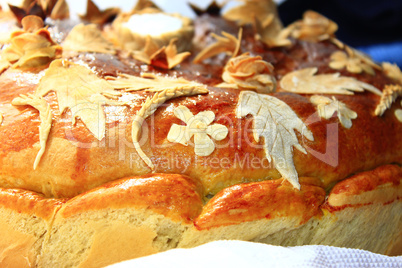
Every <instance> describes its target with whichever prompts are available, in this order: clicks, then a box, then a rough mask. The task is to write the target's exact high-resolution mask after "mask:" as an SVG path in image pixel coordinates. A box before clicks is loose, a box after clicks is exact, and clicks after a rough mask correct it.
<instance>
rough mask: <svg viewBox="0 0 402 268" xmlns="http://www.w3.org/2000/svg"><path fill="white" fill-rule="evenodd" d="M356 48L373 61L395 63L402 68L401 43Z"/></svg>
mask: <svg viewBox="0 0 402 268" xmlns="http://www.w3.org/2000/svg"><path fill="white" fill-rule="evenodd" d="M357 48H358V49H359V50H361V51H363V52H365V53H366V54H368V55H370V56H371V57H372V58H373V59H374V60H375V61H378V62H383V61H388V62H391V63H396V64H397V65H398V66H399V67H400V68H402V41H398V42H392V43H387V44H375V45H370V46H361V47H357Z"/></svg>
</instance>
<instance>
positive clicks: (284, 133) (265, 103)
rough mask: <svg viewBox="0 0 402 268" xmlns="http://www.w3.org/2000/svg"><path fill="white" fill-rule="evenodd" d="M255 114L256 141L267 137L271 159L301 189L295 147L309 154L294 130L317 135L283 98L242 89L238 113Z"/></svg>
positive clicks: (268, 157)
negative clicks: (294, 157)
mask: <svg viewBox="0 0 402 268" xmlns="http://www.w3.org/2000/svg"><path fill="white" fill-rule="evenodd" d="M249 114H250V115H252V116H253V117H254V123H253V136H254V140H255V141H256V142H259V141H260V138H261V137H262V138H264V151H265V155H266V158H267V159H268V161H269V162H273V164H274V166H275V168H276V169H277V170H278V171H279V173H280V174H281V175H282V177H283V178H284V179H286V180H288V181H289V182H290V183H291V184H292V185H293V186H294V187H295V188H297V189H300V183H299V179H298V174H297V171H296V168H295V166H294V162H293V147H295V148H296V149H297V150H299V151H300V152H302V153H304V154H307V151H306V150H305V149H304V148H303V147H302V146H301V145H300V144H299V141H298V139H297V136H296V133H295V132H294V130H297V131H299V132H300V133H301V134H302V135H303V136H304V137H306V138H307V139H308V140H310V141H313V140H314V137H313V134H312V132H311V131H310V130H308V129H307V126H306V125H305V124H304V123H303V121H302V120H301V119H300V118H299V117H298V116H297V114H296V113H295V112H294V111H293V110H292V109H291V108H290V107H289V106H288V105H287V104H286V103H285V102H283V101H281V100H280V99H278V98H275V97H273V96H270V95H265V94H258V93H256V92H254V91H242V92H241V93H240V96H239V102H238V104H237V108H236V116H237V117H238V118H243V117H245V116H247V115H249Z"/></svg>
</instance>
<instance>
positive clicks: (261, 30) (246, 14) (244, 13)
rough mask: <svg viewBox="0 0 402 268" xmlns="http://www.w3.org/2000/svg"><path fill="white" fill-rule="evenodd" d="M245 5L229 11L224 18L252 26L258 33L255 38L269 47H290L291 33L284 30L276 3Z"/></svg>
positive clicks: (248, 1)
mask: <svg viewBox="0 0 402 268" xmlns="http://www.w3.org/2000/svg"><path fill="white" fill-rule="evenodd" d="M242 2H243V4H242V5H240V6H237V7H234V8H232V9H229V10H228V11H227V12H226V13H225V14H224V15H223V17H224V18H225V19H227V20H230V21H236V22H237V24H238V25H240V26H243V25H246V24H252V25H253V27H254V30H255V32H256V34H255V38H256V39H257V40H261V41H262V42H263V43H265V44H266V45H267V46H269V47H280V46H287V45H290V44H291V42H290V40H288V39H287V38H288V36H289V31H288V30H284V29H283V25H282V22H281V20H280V19H279V16H278V12H277V10H276V6H275V3H274V2H273V1H271V0H264V1H255V0H245V1H242Z"/></svg>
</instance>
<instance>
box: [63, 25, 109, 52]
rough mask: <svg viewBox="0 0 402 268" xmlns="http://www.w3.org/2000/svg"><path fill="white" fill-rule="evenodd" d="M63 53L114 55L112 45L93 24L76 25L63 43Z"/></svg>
mask: <svg viewBox="0 0 402 268" xmlns="http://www.w3.org/2000/svg"><path fill="white" fill-rule="evenodd" d="M63 49H64V51H66V50H70V51H76V52H99V53H107V54H116V50H115V49H114V46H113V44H112V43H110V42H109V41H107V40H106V39H105V38H104V37H103V36H102V32H101V30H99V28H98V26H97V25H95V24H88V25H84V24H78V25H76V26H74V28H73V29H72V30H71V31H70V33H69V34H68V35H67V37H66V39H65V41H64V43H63Z"/></svg>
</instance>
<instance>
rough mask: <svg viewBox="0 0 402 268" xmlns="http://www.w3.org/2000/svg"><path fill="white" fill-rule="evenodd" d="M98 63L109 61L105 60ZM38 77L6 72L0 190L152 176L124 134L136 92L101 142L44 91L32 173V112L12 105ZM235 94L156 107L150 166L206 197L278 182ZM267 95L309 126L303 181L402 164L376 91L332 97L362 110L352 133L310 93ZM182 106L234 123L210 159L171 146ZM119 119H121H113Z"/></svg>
mask: <svg viewBox="0 0 402 268" xmlns="http://www.w3.org/2000/svg"><path fill="white" fill-rule="evenodd" d="M96 62H97V64H99V65H103V64H107V61H106V62H104V63H101V62H99V60H98V61H96ZM90 66H91V65H90ZM40 74H41V73H39V74H35V73H22V72H20V71H16V70H8V71H6V72H5V73H3V74H2V75H1V77H0V94H1V96H2V97H1V104H2V105H1V106H0V113H2V114H3V115H4V122H3V124H2V126H0V129H1V131H0V148H1V150H0V156H1V158H0V167H1V169H0V183H1V185H2V186H3V187H10V188H17V187H21V188H25V189H29V190H33V191H36V192H41V193H44V194H45V195H46V196H54V197H72V196H75V195H77V194H79V193H81V192H83V191H86V190H89V189H92V188H94V187H96V186H99V185H101V184H103V183H105V182H107V181H111V180H114V179H119V178H122V177H126V176H132V175H144V174H147V173H149V172H150V171H151V170H150V169H149V168H148V167H147V166H146V165H145V163H144V162H143V160H142V159H141V158H139V156H138V154H137V152H136V151H135V150H134V148H133V145H132V142H131V137H130V133H131V122H132V118H133V115H134V114H135V112H136V111H138V109H139V108H140V105H141V102H142V101H144V99H145V97H146V95H147V94H146V93H138V96H137V98H138V100H137V101H136V103H135V105H134V108H132V109H129V108H117V109H114V108H113V107H107V108H106V109H105V112H106V118H107V121H108V124H107V125H108V128H107V133H106V137H105V139H104V140H102V141H101V142H98V141H97V140H96V139H95V138H94V137H93V136H92V134H91V133H90V132H89V131H88V130H87V129H86V127H85V126H84V125H83V123H82V122H78V123H77V125H76V126H74V127H72V126H71V123H69V117H70V115H69V114H68V113H67V114H63V115H62V116H60V115H58V114H57V108H56V107H57V106H56V105H57V104H56V102H55V94H54V93H50V94H49V95H48V96H47V97H46V99H47V101H48V102H49V103H51V104H52V106H53V107H54V109H52V111H53V112H54V122H53V126H52V130H51V133H50V137H49V140H48V142H47V149H46V152H45V154H44V156H43V158H42V160H41V163H40V165H39V166H38V168H37V169H36V170H32V166H33V161H34V159H35V156H36V154H37V152H38V150H39V147H38V146H39V144H38V141H39V137H38V133H39V132H38V131H39V130H38V126H39V121H38V120H39V118H38V113H37V112H36V110H34V109H33V108H30V107H15V106H12V105H11V104H10V102H11V100H12V99H13V98H14V97H17V96H18V95H19V94H21V93H32V92H33V90H34V88H35V85H29V83H32V82H28V81H27V80H28V79H29V81H37V80H38V79H39V75H40ZM15 80H18V81H19V82H18V84H16V83H15V82H14V81H15ZM24 85H27V86H26V87H24ZM17 87H18V88H17ZM126 94H128V93H126ZM238 94H239V91H237V90H231V89H218V88H210V93H209V94H207V95H202V96H201V95H199V96H196V97H188V98H178V99H175V100H173V101H170V102H168V103H167V105H166V106H165V107H162V108H159V109H158V110H157V112H156V113H155V116H154V117H153V118H151V119H148V120H146V124H144V127H143V130H142V133H148V136H146V134H143V140H142V148H143V150H144V152H145V153H146V154H147V155H148V156H149V157H150V159H151V160H152V162H153V163H154V164H155V166H156V172H159V173H179V174H185V175H188V176H191V177H192V178H194V179H197V180H200V181H201V183H202V184H203V185H204V188H205V194H215V193H217V192H218V191H220V190H221V189H223V188H224V187H228V186H231V185H234V184H238V183H241V182H247V181H249V182H250V181H258V180H261V179H278V178H280V174H279V173H278V172H277V171H276V169H275V168H274V167H273V166H272V165H271V164H270V163H269V162H268V160H267V159H266V158H265V153H264V151H263V150H262V146H261V145H262V144H263V141H260V143H259V144H256V143H255V141H254V139H253V137H252V131H251V127H252V122H253V118H246V119H238V118H236V116H235V107H236V105H237V100H238ZM273 96H275V97H277V98H279V99H281V100H283V101H284V102H286V103H287V104H288V105H289V106H290V107H291V108H292V109H293V110H294V111H295V112H296V114H297V115H298V116H299V117H300V118H301V119H302V120H303V121H304V122H311V123H310V124H309V125H308V128H309V129H310V130H311V131H312V133H313V135H314V139H315V140H314V141H313V142H311V141H308V140H305V139H302V138H301V137H300V135H298V136H299V143H300V144H303V146H304V147H305V148H307V152H308V154H307V155H304V154H302V153H300V152H299V151H298V150H294V163H295V166H296V169H297V171H298V174H299V176H300V177H303V176H309V177H316V178H319V179H321V180H322V182H323V183H324V185H325V187H328V186H330V185H331V183H334V182H336V181H339V180H342V179H344V178H345V177H347V176H348V175H350V174H353V173H356V172H359V171H364V170H370V169H373V168H375V167H377V166H380V165H384V164H388V163H399V164H401V163H402V140H401V139H400V138H399V135H398V134H399V133H401V132H402V124H400V122H398V120H397V119H396V117H395V116H394V115H393V110H394V109H395V107H396V105H394V106H393V108H392V109H391V110H390V111H387V112H386V113H385V115H384V116H382V117H378V116H375V115H374V110H375V107H376V105H377V103H378V102H379V96H376V95H374V94H372V93H359V94H358V95H357V94H356V95H354V96H337V98H338V99H339V100H340V101H342V102H344V103H346V104H347V105H348V106H349V108H350V109H352V110H354V111H355V112H357V113H358V119H356V120H354V121H353V126H352V128H350V129H345V128H344V127H343V126H342V125H340V124H338V119H337V118H336V117H333V118H331V119H329V120H322V119H321V120H320V118H319V117H318V115H317V114H316V113H315V112H316V110H315V107H314V106H313V104H311V103H310V102H309V99H308V97H303V96H300V95H296V94H293V93H282V92H280V93H274V94H273ZM178 105H185V106H187V107H188V108H189V109H190V111H191V112H192V113H193V114H197V113H198V112H200V111H204V110H210V111H213V112H214V113H215V115H216V119H215V121H214V122H216V123H219V124H223V125H230V126H232V127H230V128H229V134H228V137H227V138H225V139H224V140H222V141H216V147H217V149H216V150H215V151H214V152H213V153H212V154H211V155H209V156H207V157H197V156H195V155H194V148H193V147H192V146H183V145H181V144H175V143H169V142H168V141H167V139H166V138H167V134H168V131H169V129H170V126H171V125H172V124H173V123H175V124H182V122H181V121H180V120H179V119H178V118H176V117H175V116H174V115H173V108H174V107H177V106H178ZM116 111H118V112H116ZM116 118H121V120H120V121H116V120H115V119H116ZM31 122H32V123H31ZM335 136H337V137H335ZM361 137H364V138H361ZM385 137H387V138H385ZM258 145H260V146H258ZM88 147H90V148H88ZM16 163H18V164H16ZM59 163H63V164H62V165H60V164H59Z"/></svg>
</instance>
